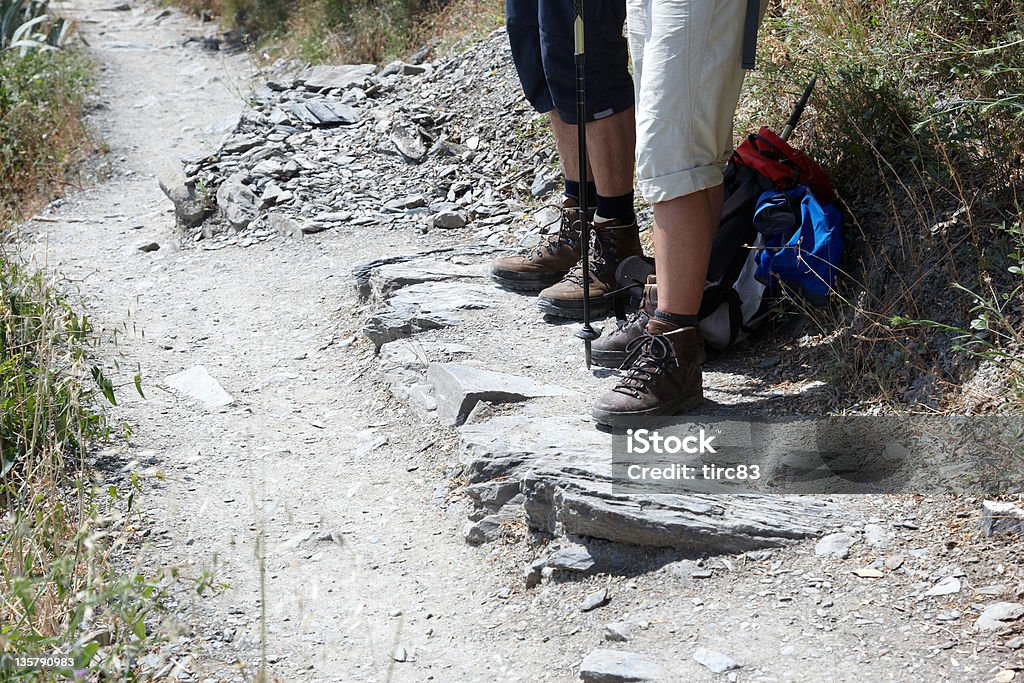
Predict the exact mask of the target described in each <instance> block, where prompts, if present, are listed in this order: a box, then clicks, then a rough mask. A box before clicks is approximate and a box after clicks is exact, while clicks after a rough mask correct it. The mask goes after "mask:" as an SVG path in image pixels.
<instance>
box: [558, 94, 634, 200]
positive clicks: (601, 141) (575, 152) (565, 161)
mask: <svg viewBox="0 0 1024 683" xmlns="http://www.w3.org/2000/svg"><path fill="white" fill-rule="evenodd" d="M551 129H552V131H553V132H554V136H555V146H556V148H557V149H558V156H559V158H560V159H561V161H562V169H563V170H564V172H565V177H566V178H568V179H570V180H576V181H578V180H579V178H580V172H579V137H578V133H577V131H576V126H575V125H572V124H568V123H565V122H564V121H562V119H561V118H559V116H558V115H557V113H555V112H551ZM635 141H636V122H635V119H634V116H633V107H630V108H629V109H627V110H626V111H622V112H619V113H618V114H613V115H611V116H609V117H607V118H604V119H601V120H599V121H591V122H590V123H588V124H587V161H588V162H589V163H588V166H589V168H588V169H587V170H588V175H589V176H590V179H591V180H592V181H594V184H595V186H596V188H597V191H598V192H599V193H601V194H602V195H604V196H606V197H615V196H619V195H624V194H627V193H629V192H632V191H633V163H634V158H633V157H634V149H635Z"/></svg>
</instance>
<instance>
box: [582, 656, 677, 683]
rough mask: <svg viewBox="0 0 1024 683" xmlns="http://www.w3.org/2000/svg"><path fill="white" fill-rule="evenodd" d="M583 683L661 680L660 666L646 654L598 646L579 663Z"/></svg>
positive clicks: (627, 682) (629, 682)
mask: <svg viewBox="0 0 1024 683" xmlns="http://www.w3.org/2000/svg"><path fill="white" fill-rule="evenodd" d="M580 678H581V679H582V680H583V683H631V682H633V681H659V680H662V672H661V667H660V666H658V664H657V663H656V662H655V661H654V660H652V659H651V658H650V657H648V656H647V655H642V654H637V653H635V652H623V651H621V650H608V649H605V648H598V649H596V650H594V651H593V652H591V653H590V654H589V655H587V656H586V658H585V659H584V660H583V661H582V662H581V663H580Z"/></svg>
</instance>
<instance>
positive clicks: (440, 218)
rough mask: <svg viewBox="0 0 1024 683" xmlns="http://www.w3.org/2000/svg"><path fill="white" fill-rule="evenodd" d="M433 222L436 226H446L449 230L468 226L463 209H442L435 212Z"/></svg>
mask: <svg viewBox="0 0 1024 683" xmlns="http://www.w3.org/2000/svg"><path fill="white" fill-rule="evenodd" d="M431 223H432V224H433V226H434V227H435V228H445V229H448V230H451V229H454V228H464V227H466V216H465V214H463V213H462V212H461V211H442V212H440V213H437V214H434V217H433V219H432V220H431Z"/></svg>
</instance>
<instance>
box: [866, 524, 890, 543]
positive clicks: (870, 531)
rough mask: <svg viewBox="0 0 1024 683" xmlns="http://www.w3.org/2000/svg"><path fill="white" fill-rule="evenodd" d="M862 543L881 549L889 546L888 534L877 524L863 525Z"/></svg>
mask: <svg viewBox="0 0 1024 683" xmlns="http://www.w3.org/2000/svg"><path fill="white" fill-rule="evenodd" d="M864 541H865V542H866V543H867V544H868V545H871V546H874V547H875V548H883V547H885V546H887V545H889V534H887V533H886V531H885V529H883V528H882V527H880V526H878V525H877V524H865V525H864Z"/></svg>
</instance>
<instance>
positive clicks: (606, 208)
mask: <svg viewBox="0 0 1024 683" xmlns="http://www.w3.org/2000/svg"><path fill="white" fill-rule="evenodd" d="M597 215H599V216H600V217H601V218H617V219H618V220H619V221H621V222H622V223H624V224H626V225H628V224H630V223H635V222H636V214H634V213H633V193H632V192H630V193H629V194H624V195H621V196H618V197H604V196H602V195H597Z"/></svg>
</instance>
